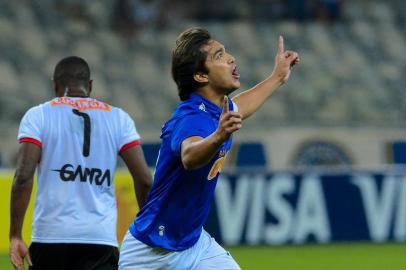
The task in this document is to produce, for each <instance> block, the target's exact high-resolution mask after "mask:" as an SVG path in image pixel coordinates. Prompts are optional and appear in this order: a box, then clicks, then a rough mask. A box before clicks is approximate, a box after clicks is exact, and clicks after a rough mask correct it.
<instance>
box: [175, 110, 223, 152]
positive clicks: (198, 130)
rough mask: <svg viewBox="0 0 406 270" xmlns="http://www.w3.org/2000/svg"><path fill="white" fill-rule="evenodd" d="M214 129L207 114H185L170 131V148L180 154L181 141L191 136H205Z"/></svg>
mask: <svg viewBox="0 0 406 270" xmlns="http://www.w3.org/2000/svg"><path fill="white" fill-rule="evenodd" d="M215 129H216V126H215V124H214V123H213V120H212V119H211V117H210V116H209V115H208V114H193V115H188V116H185V117H184V118H183V119H181V120H180V121H179V122H178V123H177V124H176V128H175V129H174V131H173V133H172V140H171V150H172V151H173V152H174V153H175V154H176V155H177V156H180V146H181V144H182V142H183V141H184V140H185V139H187V138H189V137H192V136H200V137H203V138H206V137H207V136H209V135H210V134H212V133H213V132H214V131H215Z"/></svg>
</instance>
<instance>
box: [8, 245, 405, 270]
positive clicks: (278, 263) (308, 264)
mask: <svg viewBox="0 0 406 270" xmlns="http://www.w3.org/2000/svg"><path fill="white" fill-rule="evenodd" d="M227 250H229V251H230V252H231V255H232V256H233V257H234V258H235V259H236V260H237V262H238V263H239V264H240V266H241V268H242V269H244V270H273V269H277V270H363V269H366V270H404V269H406V244H338V245H324V246H319V245H306V246H283V247H233V248H227ZM0 269H1V270H12V269H13V268H12V267H11V265H10V263H9V260H8V256H7V255H6V254H3V255H0Z"/></svg>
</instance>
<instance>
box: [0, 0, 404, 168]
mask: <svg viewBox="0 0 406 270" xmlns="http://www.w3.org/2000/svg"><path fill="white" fill-rule="evenodd" d="M144 2H157V3H156V7H155V8H157V9H158V10H157V11H156V12H155V13H154V12H152V13H151V14H150V13H148V10H149V9H148V7H143V8H145V9H144V13H142V14H141V15H140V14H139V13H137V14H138V15H137V16H141V17H134V16H135V15H133V14H135V13H136V12H135V13H134V12H131V10H130V11H129V13H128V14H127V17H126V18H125V19H126V20H121V21H120V22H117V20H118V18H120V16H121V17H122V16H124V15H123V14H122V12H123V11H122V10H121V11H120V9H119V8H118V7H119V6H118V5H119V4H130V6H131V5H132V10H137V8H138V9H139V8H140V7H141V6H140V5H145V4H146V3H144ZM189 2H190V3H189ZM189 2H188V3H189V5H188V6H185V5H182V1H179V0H178V1H170V0H167V1H165V0H161V1H142V0H138V1H114V0H104V1H90V2H87V1H86V2H85V1H78V0H63V1H51V0H43V1H29V0H21V1H0V37H1V39H0V50H1V52H2V53H1V56H0V113H1V114H0V136H1V138H2V140H1V142H0V146H1V152H2V157H3V165H5V166H13V164H14V158H15V153H16V148H17V144H16V139H15V138H16V134H17V129H18V123H19V121H20V119H21V117H22V115H23V114H24V112H25V111H26V110H27V109H28V108H29V107H31V106H34V105H36V104H38V103H41V102H44V101H46V100H48V99H50V98H51V97H52V96H53V92H52V84H51V76H52V72H53V68H54V65H55V64H56V62H57V61H58V60H59V59H60V58H62V57H64V56H67V55H72V54H75V55H79V56H82V57H84V58H85V59H87V60H88V62H89V64H90V66H91V70H92V72H93V73H92V77H93V79H94V84H95V86H94V96H95V97H96V98H100V99H102V100H105V101H107V102H109V103H111V104H112V105H116V106H120V107H122V108H123V109H125V110H126V111H127V112H129V114H130V115H131V116H132V117H133V118H134V119H135V122H136V124H137V128H138V130H139V131H140V133H141V135H146V136H144V138H145V140H146V141H152V142H157V141H159V137H158V135H159V129H160V127H161V125H162V124H163V123H164V122H165V121H166V120H167V119H168V118H169V117H170V114H171V112H172V110H173V109H174V107H175V106H176V104H177V103H178V98H177V91H176V86H175V84H174V83H173V82H172V80H171V77H170V57H171V49H172V48H173V46H174V42H175V39H176V37H177V35H178V34H179V33H180V32H181V31H182V30H184V29H185V28H187V27H190V26H195V25H200V26H204V27H206V28H208V29H209V30H210V31H211V32H212V34H213V35H214V37H215V38H217V39H219V40H220V41H221V42H223V43H224V44H225V45H226V47H227V49H228V50H229V51H230V52H231V53H232V54H234V55H235V57H236V59H237V64H238V65H239V68H240V72H241V74H242V89H246V88H248V87H250V86H252V85H253V84H255V83H257V82H258V81H259V80H261V79H263V78H264V77H265V76H267V75H269V74H270V72H271V71H272V67H273V61H274V60H273V57H274V53H275V49H276V42H277V37H278V35H279V34H283V35H284V37H285V42H286V44H287V47H289V48H292V49H295V50H298V51H300V54H301V59H302V63H301V67H300V68H298V69H297V70H295V74H294V78H293V79H292V80H291V81H290V82H289V83H288V84H287V85H286V86H284V88H285V89H283V91H280V92H278V93H277V94H275V96H274V97H273V98H272V100H271V101H270V102H268V103H266V104H265V105H264V108H263V109H262V110H261V111H259V113H258V115H256V116H255V117H253V118H252V119H250V120H249V121H247V122H246V123H244V125H245V127H244V128H246V129H247V130H253V129H255V130H261V129H264V123H266V126H267V127H268V128H269V127H272V128H277V127H336V126H338V127H355V128H356V127H372V128H381V129H384V128H401V129H402V128H405V127H406V118H405V117H404V116H405V115H406V106H404V104H405V103H406V92H405V84H404V78H405V75H406V12H405V10H406V1H402V0H392V1H378V0H373V1H337V2H338V3H342V5H340V6H328V4H326V3H328V2H334V1H265V0H262V1H261V0H255V1H243V0H238V1H221V4H220V2H218V1H189ZM315 2H317V3H319V5H318V6H316V7H315V6H309V5H306V6H303V3H315ZM287 4H289V5H291V7H295V8H293V9H286V5H287ZM292 5H293V6H292ZM296 5H298V6H296ZM300 5H302V6H300ZM213 6H215V7H217V9H215V8H213ZM202 7H205V8H202ZM288 11H289V12H288ZM148 14H150V15H148ZM143 16H144V17H143ZM148 16H150V17H148ZM122 18H124V17H122ZM141 19H142V23H140V22H139V21H137V20H141ZM149 19H150V21H151V22H150V24H149V23H148V20H149ZM150 134H154V135H150ZM241 147H243V146H241ZM259 147H261V146H260V145H259ZM240 150H241V151H242V148H241V149H240ZM149 151H150V150H147V151H146V152H147V154H148V155H149ZM151 151H152V152H154V151H155V150H151ZM255 153H256V150H255ZM258 153H259V152H258ZM153 156H154V154H151V157H153ZM147 158H149V156H147ZM259 160H260V161H259V162H260V164H264V163H263V162H265V161H266V157H265V156H261V157H259ZM149 163H150V164H153V163H154V162H152V160H150V161H149Z"/></svg>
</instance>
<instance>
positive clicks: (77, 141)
mask: <svg viewBox="0 0 406 270" xmlns="http://www.w3.org/2000/svg"><path fill="white" fill-rule="evenodd" d="M53 79H54V90H55V94H56V98H54V99H52V100H51V101H49V102H46V103H43V104H41V105H38V106H36V107H33V108H31V109H30V110H28V111H27V113H26V114H25V116H24V117H23V119H22V121H21V124H20V129H19V133H18V140H19V142H20V148H19V152H18V161H17V169H16V173H15V176H14V181H13V186H12V192H11V226H10V259H11V262H12V264H13V265H14V267H15V268H16V269H19V270H22V269H24V260H26V261H27V262H28V264H29V265H30V269H49V270H51V269H52V270H55V269H59V270H60V269H75V270H78V269H83V270H85V269H117V265H118V249H117V239H116V220H117V209H116V200H115V193H114V172H115V169H116V163H117V155H120V156H121V158H122V159H123V160H124V162H125V163H126V165H127V167H128V169H129V171H130V173H131V175H132V177H133V179H134V186H135V191H136V196H137V200H138V203H139V205H140V207H142V205H143V204H144V202H145V200H146V194H147V192H148V190H149V187H150V184H151V180H152V176H151V174H150V171H149V169H148V167H147V165H146V162H145V159H144V155H143V152H142V149H141V146H140V136H139V135H138V133H137V130H136V128H135V125H134V122H133V121H132V119H131V118H130V116H129V115H128V114H127V113H125V112H124V111H123V110H121V109H119V108H116V107H113V106H111V105H109V104H107V103H105V102H102V101H99V100H96V99H93V98H90V97H89V95H90V93H91V91H92V80H90V69H89V66H88V64H87V63H86V61H85V60H83V59H82V58H79V57H74V56H72V57H67V58H64V59H62V60H61V61H60V62H59V63H58V64H57V65H56V67H55V71H54V78H53ZM37 166H38V181H37V183H38V191H37V194H36V200H35V210H34V221H33V224H32V244H31V246H30V248H29V250H28V249H27V246H26V244H25V243H24V241H23V239H22V236H21V230H22V226H23V221H24V216H25V212H26V209H27V206H28V202H29V199H30V196H31V191H32V186H33V176H34V172H35V169H36V167H37Z"/></svg>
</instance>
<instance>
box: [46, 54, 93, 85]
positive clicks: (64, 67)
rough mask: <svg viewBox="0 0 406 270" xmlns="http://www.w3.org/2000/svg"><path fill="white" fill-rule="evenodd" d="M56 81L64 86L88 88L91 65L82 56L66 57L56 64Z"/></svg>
mask: <svg viewBox="0 0 406 270" xmlns="http://www.w3.org/2000/svg"><path fill="white" fill-rule="evenodd" d="M54 81H56V82H58V83H60V84H61V85H62V86H63V87H80V86H86V88H87V83H88V82H89V81H90V68H89V65H88V64H87V63H86V61H85V60H84V59H82V58H80V57H77V56H69V57H66V58H64V59H62V60H61V61H59V62H58V64H57V65H56V67H55V70H54Z"/></svg>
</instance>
